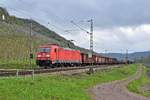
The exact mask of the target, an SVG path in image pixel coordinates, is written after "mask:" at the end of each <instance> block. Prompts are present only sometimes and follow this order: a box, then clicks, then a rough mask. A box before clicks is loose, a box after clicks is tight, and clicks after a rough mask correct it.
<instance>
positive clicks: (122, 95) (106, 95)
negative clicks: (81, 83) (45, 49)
mask: <svg viewBox="0 0 150 100" xmlns="http://www.w3.org/2000/svg"><path fill="white" fill-rule="evenodd" d="M141 74H142V67H138V69H137V72H136V74H135V75H133V76H130V77H128V78H127V79H124V80H121V81H114V82H111V83H105V84H102V85H97V86H95V87H93V88H91V89H89V93H90V95H91V98H92V100H150V98H147V97H143V96H140V95H137V94H134V93H131V92H129V91H128V90H127V88H126V86H127V84H128V83H129V82H131V81H133V80H135V79H138V78H140V76H141Z"/></svg>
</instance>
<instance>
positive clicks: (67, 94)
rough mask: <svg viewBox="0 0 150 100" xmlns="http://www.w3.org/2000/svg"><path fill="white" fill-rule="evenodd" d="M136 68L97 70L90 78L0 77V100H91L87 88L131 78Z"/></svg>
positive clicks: (133, 66) (134, 66)
mask: <svg viewBox="0 0 150 100" xmlns="http://www.w3.org/2000/svg"><path fill="white" fill-rule="evenodd" d="M135 72H136V65H129V67H121V68H113V69H110V70H103V71H98V72H96V73H94V74H92V75H87V74H80V75H75V76H62V75H36V76H35V79H34V80H32V78H30V77H26V78H24V77H19V78H15V77H13V78H1V79H0V100H90V97H89V96H88V94H87V89H88V88H89V87H92V86H94V85H96V84H101V83H104V82H110V81H113V80H120V79H123V78H126V77H128V76H130V75H133V74H134V73H135Z"/></svg>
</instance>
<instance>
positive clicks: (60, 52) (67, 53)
mask: <svg viewBox="0 0 150 100" xmlns="http://www.w3.org/2000/svg"><path fill="white" fill-rule="evenodd" d="M119 63H121V62H119V61H118V60H117V59H115V58H110V57H104V56H101V55H99V54H95V53H93V54H92V55H91V56H90V57H89V54H86V53H82V52H81V51H79V50H73V49H70V48H63V47H60V46H59V45H57V44H44V45H41V46H40V47H39V48H38V51H37V54H36V64H37V65H38V66H40V67H60V66H80V65H82V66H84V65H85V66H86V65H103V64H119Z"/></svg>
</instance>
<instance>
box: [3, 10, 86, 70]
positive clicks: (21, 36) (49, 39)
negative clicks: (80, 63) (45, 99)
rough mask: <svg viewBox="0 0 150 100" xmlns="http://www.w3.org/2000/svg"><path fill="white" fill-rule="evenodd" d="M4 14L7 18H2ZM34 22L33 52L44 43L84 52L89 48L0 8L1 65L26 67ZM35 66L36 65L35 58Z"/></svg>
mask: <svg viewBox="0 0 150 100" xmlns="http://www.w3.org/2000/svg"><path fill="white" fill-rule="evenodd" d="M2 15H4V16H5V20H2ZM31 22H32V37H31V38H32V45H33V47H32V49H33V53H34V54H35V51H36V50H37V47H38V46H39V45H40V44H43V43H55V44H59V45H60V46H62V47H69V48H73V49H80V50H81V51H82V52H88V50H86V49H83V48H80V47H77V46H75V45H74V44H73V43H72V42H70V41H68V40H66V39H65V38H63V37H61V36H60V35H58V34H57V33H55V32H54V31H51V30H49V29H48V28H46V27H45V26H43V25H41V24H39V23H37V22H36V21H34V20H29V19H21V18H17V17H15V16H10V15H9V13H8V12H7V10H5V9H4V8H0V41H1V42H0V67H1V68H2V67H6V68H10V67H12V68H13V67H15V66H18V67H19V68H22V67H23V68H26V66H28V63H29V60H28V59H29V32H30V23H31ZM33 66H35V63H34V60H33Z"/></svg>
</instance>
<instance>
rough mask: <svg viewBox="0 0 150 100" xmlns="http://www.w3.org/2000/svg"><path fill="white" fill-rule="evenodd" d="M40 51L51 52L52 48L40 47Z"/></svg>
mask: <svg viewBox="0 0 150 100" xmlns="http://www.w3.org/2000/svg"><path fill="white" fill-rule="evenodd" d="M38 52H50V48H39V50H38Z"/></svg>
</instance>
